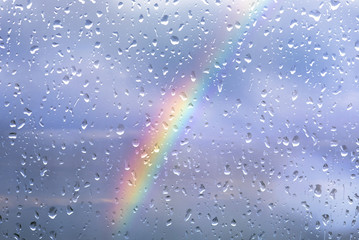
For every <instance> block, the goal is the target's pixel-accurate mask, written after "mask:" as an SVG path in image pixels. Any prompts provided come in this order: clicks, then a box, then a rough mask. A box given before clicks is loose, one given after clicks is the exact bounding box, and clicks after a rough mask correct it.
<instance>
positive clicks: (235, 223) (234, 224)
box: [231, 219, 237, 227]
mask: <svg viewBox="0 0 359 240" xmlns="http://www.w3.org/2000/svg"><path fill="white" fill-rule="evenodd" d="M231 226H232V227H235V226H237V222H236V220H234V219H232V221H231Z"/></svg>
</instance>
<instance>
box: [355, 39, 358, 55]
mask: <svg viewBox="0 0 359 240" xmlns="http://www.w3.org/2000/svg"><path fill="white" fill-rule="evenodd" d="M354 46H355V50H356V51H358V52H359V40H357V41H356V42H355V45H354Z"/></svg>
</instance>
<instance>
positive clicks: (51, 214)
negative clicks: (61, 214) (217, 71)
mask: <svg viewBox="0 0 359 240" xmlns="http://www.w3.org/2000/svg"><path fill="white" fill-rule="evenodd" d="M48 216H49V218H51V219H54V218H55V217H56V216H57V208H56V207H50V209H49V213H48Z"/></svg>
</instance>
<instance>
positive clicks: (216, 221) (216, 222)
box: [212, 217, 218, 226]
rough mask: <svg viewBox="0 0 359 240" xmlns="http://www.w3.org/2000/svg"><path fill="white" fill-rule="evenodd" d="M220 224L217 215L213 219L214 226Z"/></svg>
mask: <svg viewBox="0 0 359 240" xmlns="http://www.w3.org/2000/svg"><path fill="white" fill-rule="evenodd" d="M217 225H218V218H217V217H214V218H213V219H212V226H217Z"/></svg>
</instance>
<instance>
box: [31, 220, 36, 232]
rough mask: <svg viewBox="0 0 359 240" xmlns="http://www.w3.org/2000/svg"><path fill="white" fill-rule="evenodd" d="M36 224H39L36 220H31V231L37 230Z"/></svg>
mask: <svg viewBox="0 0 359 240" xmlns="http://www.w3.org/2000/svg"><path fill="white" fill-rule="evenodd" d="M36 226H37V224H36V222H35V221H33V222H31V223H30V229H31V231H35V230H36Z"/></svg>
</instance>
